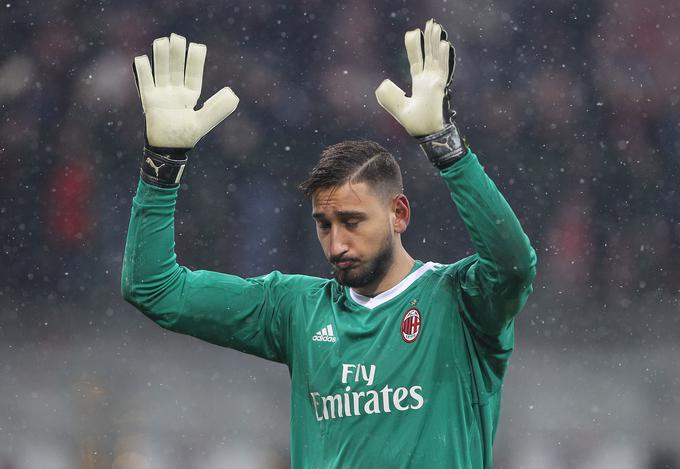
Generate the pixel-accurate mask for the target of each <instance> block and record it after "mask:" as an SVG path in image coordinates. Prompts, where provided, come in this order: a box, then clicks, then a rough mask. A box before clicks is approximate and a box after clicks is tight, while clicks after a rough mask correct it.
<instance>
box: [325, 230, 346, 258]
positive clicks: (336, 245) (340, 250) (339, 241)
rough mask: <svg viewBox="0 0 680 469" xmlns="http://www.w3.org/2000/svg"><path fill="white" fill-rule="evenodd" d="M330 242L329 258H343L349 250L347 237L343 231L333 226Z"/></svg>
mask: <svg viewBox="0 0 680 469" xmlns="http://www.w3.org/2000/svg"><path fill="white" fill-rule="evenodd" d="M328 242H329V245H328V250H329V253H328V254H329V255H330V256H329V257H330V258H331V259H332V258H336V257H342V255H343V254H345V253H346V252H347V251H348V250H349V246H348V244H347V239H346V237H345V235H344V234H343V233H342V229H341V228H340V227H338V226H333V227H332V228H331V232H330V239H329V240H328Z"/></svg>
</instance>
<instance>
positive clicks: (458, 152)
mask: <svg viewBox="0 0 680 469" xmlns="http://www.w3.org/2000/svg"><path fill="white" fill-rule="evenodd" d="M417 140H418V144H419V145H420V148H422V149H423V151H424V152H425V155H426V156H427V158H428V159H429V160H430V162H431V163H432V164H433V165H434V166H435V167H436V168H437V169H439V170H440V171H441V170H444V169H446V168H448V167H449V166H451V165H452V164H454V163H455V162H456V161H458V160H460V159H461V158H462V157H464V156H465V155H466V154H467V152H468V146H467V144H466V143H465V140H464V139H463V137H461V135H460V133H459V132H458V129H457V128H456V125H455V124H454V123H453V119H451V122H450V123H449V124H446V126H445V127H444V128H443V129H442V130H440V131H439V132H435V133H433V134H430V135H426V136H424V137H419V138H417Z"/></svg>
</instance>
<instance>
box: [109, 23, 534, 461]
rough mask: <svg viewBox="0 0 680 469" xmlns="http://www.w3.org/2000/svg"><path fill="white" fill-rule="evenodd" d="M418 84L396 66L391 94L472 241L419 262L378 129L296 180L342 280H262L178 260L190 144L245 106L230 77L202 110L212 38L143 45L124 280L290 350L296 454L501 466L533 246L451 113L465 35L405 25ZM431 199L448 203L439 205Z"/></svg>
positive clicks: (208, 328)
mask: <svg viewBox="0 0 680 469" xmlns="http://www.w3.org/2000/svg"><path fill="white" fill-rule="evenodd" d="M405 43H406V51H407V54H408V60H409V62H410V67H411V76H412V79H413V85H412V95H411V96H410V97H406V96H405V93H404V92H403V91H402V90H401V89H399V88H398V87H397V86H396V85H395V84H394V83H392V82H391V81H389V80H385V81H384V82H383V83H382V84H381V85H380V86H379V87H378V89H377V90H376V97H377V99H378V102H379V103H380V104H381V105H382V106H383V107H384V108H385V109H386V110H387V111H388V112H389V113H390V114H391V115H392V116H394V118H395V119H397V120H398V121H399V123H400V124H401V125H402V126H403V127H404V129H405V130H406V131H407V132H408V133H409V134H410V135H411V136H413V137H415V138H416V141H417V142H418V144H419V145H420V147H421V148H422V150H423V152H424V153H425V154H426V155H427V157H428V158H429V160H430V161H431V162H432V164H433V165H434V166H435V167H436V168H437V169H438V170H439V174H440V175H441V178H442V179H443V181H444V183H445V184H446V186H447V187H448V189H449V192H450V194H451V198H452V199H453V202H454V203H455V205H456V207H457V209H458V212H459V213H460V216H461V218H462V220H463V222H464V224H465V226H466V227H467V230H468V232H469V234H470V237H471V238H472V241H473V243H474V246H475V248H476V253H475V254H474V255H471V256H469V257H466V258H464V259H461V260H459V261H458V262H455V263H453V264H439V263H436V262H422V261H420V260H414V259H413V258H412V257H411V256H410V255H409V254H408V252H407V251H406V250H405V248H404V247H403V246H402V243H401V234H402V233H403V232H404V231H405V230H406V228H407V226H408V224H409V218H410V205H409V201H408V199H407V198H406V196H405V195H404V194H403V190H402V179H401V174H400V169H399V166H398V165H397V163H396V161H395V159H394V158H393V157H392V155H390V153H388V151H387V150H385V149H384V148H383V147H381V146H380V145H378V144H377V143H374V142H370V141H347V142H342V143H338V144H336V145H332V146H330V147H328V148H326V149H325V150H324V151H323V153H322V155H321V159H320V161H319V162H318V164H317V165H316V167H315V168H314V169H312V171H311V172H310V175H309V177H308V179H307V180H306V181H304V182H303V183H302V184H301V185H300V187H301V189H302V190H303V191H304V192H305V193H306V194H307V195H308V196H309V197H310V199H311V203H312V217H313V219H314V221H315V223H316V230H317V235H318V238H319V241H320V243H321V247H322V249H323V251H324V254H325V256H326V258H327V259H328V261H329V262H330V264H331V265H332V268H333V273H334V278H333V279H325V278H316V277H309V276H304V275H287V274H282V273H280V272H276V271H275V272H272V273H270V274H268V275H264V276H261V277H255V278H240V277H237V276H234V275H229V274H223V273H218V272H210V271H204V270H197V271H191V270H189V269H188V268H186V267H183V266H181V265H179V264H178V263H177V261H176V256H175V253H174V212H175V203H176V199H177V193H178V185H179V181H180V178H181V176H182V174H183V172H184V170H185V166H186V164H187V156H186V153H187V151H188V150H190V149H191V148H192V147H193V146H194V145H195V144H196V143H197V142H198V140H199V139H200V138H201V137H203V136H204V135H205V134H206V133H207V132H209V131H210V129H212V128H213V127H214V126H215V125H217V124H218V123H219V122H221V121H222V120H223V119H224V118H226V117H227V116H228V115H229V114H231V113H232V112H233V111H234V109H235V108H236V106H237V104H238V98H237V97H236V95H235V94H234V93H233V92H232V91H231V90H230V89H229V88H224V89H222V90H221V91H219V92H218V93H217V94H216V95H214V96H213V97H212V98H210V99H208V100H207V101H206V102H205V104H204V105H203V107H202V108H200V109H199V110H197V111H194V107H195V106H196V103H197V100H198V97H199V95H200V90H201V80H202V75H203V64H204V61H205V56H206V47H205V46H203V45H198V44H190V45H189V47H188V52H186V42H185V40H184V38H182V37H181V36H177V35H174V34H173V35H172V36H170V38H169V39H168V38H162V39H157V40H156V41H155V42H154V44H153V53H154V64H153V65H154V67H153V68H154V70H153V72H152V70H151V65H150V62H149V59H148V58H147V57H146V56H142V57H136V58H135V62H134V65H135V66H134V68H135V74H136V79H137V84H138V88H139V93H140V96H141V99H142V106H143V108H144V114H145V117H146V145H145V147H144V155H143V158H142V169H141V178H140V181H139V185H138V188H137V194H136V196H135V198H134V200H133V204H132V205H133V206H132V216H131V219H130V226H129V231H128V235H127V243H126V246H125V257H124V261H123V273H122V293H123V296H124V297H125V299H126V300H127V301H129V302H130V303H132V304H133V305H134V306H135V307H137V308H138V309H139V310H140V311H142V312H143V313H144V314H145V315H147V316H148V317H149V318H151V319H152V320H153V321H155V322H156V323H158V324H159V325H161V326H162V327H164V328H167V329H169V330H172V331H175V332H179V333H182V334H189V335H192V336H195V337H197V338H199V339H202V340H206V341H208V342H211V343H214V344H218V345H221V346H224V347H231V348H233V349H236V350H240V351H242V352H245V353H250V354H253V355H257V356H260V357H262V358H266V359H268V360H273V361H277V362H281V363H285V364H286V365H287V366H288V368H289V371H290V376H291V383H292V392H291V460H292V461H291V464H292V467H294V468H341V467H351V468H375V467H380V468H424V467H427V468H438V467H442V468H443V467H446V468H474V469H478V468H491V466H492V444H493V440H494V435H495V433H496V428H497V424H498V418H499V407H500V402H501V384H502V381H503V376H504V374H505V371H506V368H507V365H508V359H509V357H510V354H511V352H512V349H513V331H514V317H515V315H516V314H517V313H518V312H519V311H520V310H521V309H522V307H523V306H524V304H525V302H526V300H527V297H528V295H529V294H530V293H531V291H532V286H531V283H532V281H533V279H534V276H535V265H536V255H535V253H534V250H533V249H532V247H531V245H530V243H529V240H528V238H527V236H526V235H525V234H524V232H523V231H522V228H521V226H520V224H519V221H518V220H517V217H516V216H515V215H514V213H513V212H512V210H511V209H510V207H509V205H508V204H507V202H506V201H505V199H504V198H503V196H502V195H501V194H500V193H499V191H498V189H497V188H496V186H495V185H494V183H493V182H492V181H491V180H490V179H489V178H488V176H487V175H486V174H485V172H484V170H483V169H482V166H481V165H480V163H479V161H478V159H477V156H476V155H475V154H474V153H473V152H472V151H471V150H470V149H469V148H468V146H467V144H466V143H465V141H464V140H463V139H462V138H461V136H460V134H459V132H458V130H457V128H456V126H455V124H454V123H453V120H452V114H453V113H452V112H451V110H450V106H449V101H450V88H449V87H450V84H451V79H452V75H453V69H454V64H455V61H454V52H453V47H452V46H451V45H450V44H449V42H448V41H447V40H446V34H445V32H444V31H443V30H442V28H441V26H440V25H438V24H437V23H436V22H434V20H430V21H428V23H427V25H426V27H425V31H424V33H423V32H421V31H420V29H416V30H414V31H409V32H407V33H406V36H405ZM433 209H437V210H438V209H439V208H438V207H436V208H435V207H433Z"/></svg>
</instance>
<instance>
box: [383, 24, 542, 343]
mask: <svg viewBox="0 0 680 469" xmlns="http://www.w3.org/2000/svg"><path fill="white" fill-rule="evenodd" d="M405 43H406V50H407V54H408V59H409V62H410V65H411V76H412V79H413V91H412V95H411V96H410V97H406V96H405V93H404V92H403V91H402V90H401V89H400V88H398V87H397V86H396V85H394V84H393V83H392V82H391V81H389V80H385V81H383V83H382V84H381V85H380V86H379V87H378V89H377V90H376V97H377V99H378V102H379V103H380V104H381V105H382V106H383V107H384V108H385V109H386V110H387V111H388V112H389V113H390V114H392V116H394V117H395V119H397V120H398V121H399V123H401V124H402V125H403V126H404V128H405V129H406V131H407V132H408V133H409V134H410V135H412V136H414V137H416V138H417V139H418V142H419V143H420V145H421V148H422V149H423V151H424V152H425V154H426V155H427V157H428V158H429V159H430V161H431V162H432V163H433V164H434V165H435V167H437V168H438V169H439V170H440V174H441V175H442V177H443V178H444V181H445V182H446V185H447V186H448V188H449V191H450V193H451V197H452V199H453V201H454V202H455V204H456V207H457V208H458V211H459V213H460V215H461V218H462V219H463V222H464V223H465V226H466V227H467V230H468V232H469V234H470V237H471V238H472V241H473V243H474V246H475V248H476V250H477V253H476V254H475V255H474V256H471V257H470V258H467V259H464V260H463V261H461V262H460V263H459V264H458V266H459V268H460V269H459V271H458V280H457V281H458V284H459V286H460V288H461V290H462V296H463V299H464V303H465V304H464V305H463V313H464V314H465V316H466V320H467V321H468V323H469V324H470V325H471V326H473V328H474V329H475V330H476V331H477V332H481V333H482V336H489V337H498V336H499V335H501V334H502V333H503V332H504V330H505V328H506V327H507V325H508V324H509V323H510V321H511V320H512V318H513V317H514V316H515V315H516V314H517V313H518V312H519V311H520V309H521V308H522V307H523V305H524V304H525V302H526V300H527V297H528V295H529V293H530V292H531V290H532V287H531V282H532V281H533V279H534V277H535V274H536V254H535V252H534V250H533V248H532V247H531V245H530V243H529V239H528V237H527V236H526V234H525V233H524V232H523V231H522V227H521V226H520V223H519V221H518V219H517V217H516V216H515V214H514V213H513V211H512V209H511V208H510V206H509V205H508V203H507V202H506V200H505V198H503V196H502V195H501V193H500V192H499V191H498V189H497V188H496V186H495V184H494V183H493V181H491V179H489V177H488V176H487V175H486V173H485V172H484V170H483V168H482V166H481V165H480V164H479V161H478V160H477V156H476V155H475V154H474V153H472V151H470V149H469V148H468V146H467V144H466V143H465V141H464V140H463V138H462V137H461V136H460V133H459V132H458V129H457V128H456V125H455V123H454V121H453V115H454V114H455V113H453V112H452V111H451V108H450V96H451V93H450V89H449V86H450V84H451V80H452V77H453V70H454V63H455V53H454V49H453V46H451V44H450V43H449V42H448V41H447V40H446V32H445V31H444V30H442V28H441V26H440V25H439V24H437V23H435V22H434V20H430V21H428V22H427V25H426V27H425V32H424V34H423V33H421V31H420V29H416V30H414V31H409V32H407V33H406V36H405ZM444 116H447V117H449V116H450V117H449V119H448V122H446V121H445V119H444ZM482 336H479V335H478V336H477V337H478V338H480V337H482Z"/></svg>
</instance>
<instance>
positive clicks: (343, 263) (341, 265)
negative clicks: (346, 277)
mask: <svg viewBox="0 0 680 469" xmlns="http://www.w3.org/2000/svg"><path fill="white" fill-rule="evenodd" d="M355 264H356V262H354V261H340V262H334V263H333V265H335V266H336V267H337V268H338V269H340V270H347V269H351V268H352V267H354V265H355Z"/></svg>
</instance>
